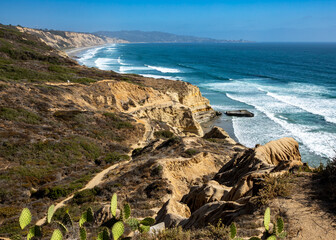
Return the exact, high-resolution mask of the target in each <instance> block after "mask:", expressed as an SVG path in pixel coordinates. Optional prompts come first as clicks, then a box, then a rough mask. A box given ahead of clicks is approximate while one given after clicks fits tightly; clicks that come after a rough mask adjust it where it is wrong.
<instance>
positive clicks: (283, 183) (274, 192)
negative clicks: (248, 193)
mask: <svg viewBox="0 0 336 240" xmlns="http://www.w3.org/2000/svg"><path fill="white" fill-rule="evenodd" d="M291 181H292V176H291V175H289V174H285V175H282V176H278V177H266V178H265V181H264V182H263V184H262V185H263V187H262V188H261V189H260V190H259V192H258V197H257V202H258V203H261V204H262V205H265V204H268V203H269V201H270V200H272V199H274V198H276V197H278V196H280V197H288V196H289V195H290V193H291V191H290V189H291V187H290V183H291Z"/></svg>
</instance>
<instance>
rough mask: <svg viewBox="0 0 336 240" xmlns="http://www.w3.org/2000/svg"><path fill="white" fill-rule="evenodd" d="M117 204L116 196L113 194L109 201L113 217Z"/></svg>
mask: <svg viewBox="0 0 336 240" xmlns="http://www.w3.org/2000/svg"><path fill="white" fill-rule="evenodd" d="M117 204H118V200H117V194H116V193H113V195H112V199H111V213H112V216H113V217H115V216H116V214H117Z"/></svg>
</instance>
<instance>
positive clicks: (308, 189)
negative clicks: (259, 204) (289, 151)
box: [271, 173, 336, 240]
mask: <svg viewBox="0 0 336 240" xmlns="http://www.w3.org/2000/svg"><path fill="white" fill-rule="evenodd" d="M313 184H314V182H313V180H312V178H311V174H305V173H304V174H302V176H300V177H298V178H297V179H296V182H295V184H294V186H293V189H292V195H291V196H290V197H289V198H281V199H276V200H275V201H273V202H272V206H271V207H272V208H273V207H274V208H275V209H279V212H280V213H282V215H284V216H285V218H286V221H288V222H287V223H285V224H286V229H287V232H288V239H295V240H299V239H300V240H305V239H307V240H318V239H336V217H335V215H333V214H332V213H328V212H327V211H326V209H325V208H324V207H323V204H324V203H322V202H321V201H320V200H318V199H317V198H316V193H315V191H314V187H312V186H314V185H313Z"/></svg>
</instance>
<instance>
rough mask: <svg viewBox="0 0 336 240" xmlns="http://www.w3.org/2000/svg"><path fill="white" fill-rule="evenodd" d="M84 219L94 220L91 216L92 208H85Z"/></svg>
mask: <svg viewBox="0 0 336 240" xmlns="http://www.w3.org/2000/svg"><path fill="white" fill-rule="evenodd" d="M86 221H87V222H93V221H94V217H93V210H92V208H91V207H89V208H88V209H87V210H86Z"/></svg>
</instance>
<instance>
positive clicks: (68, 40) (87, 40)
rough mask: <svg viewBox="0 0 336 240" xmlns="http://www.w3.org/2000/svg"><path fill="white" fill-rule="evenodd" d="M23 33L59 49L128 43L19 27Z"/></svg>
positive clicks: (91, 35) (88, 35)
mask: <svg viewBox="0 0 336 240" xmlns="http://www.w3.org/2000/svg"><path fill="white" fill-rule="evenodd" d="M17 29H18V30H19V31H21V32H26V33H29V34H33V35H35V36H37V37H39V38H40V40H41V41H42V42H44V43H46V44H47V45H49V46H51V47H54V48H57V49H64V48H81V47H89V46H97V45H103V44H108V43H126V42H127V41H125V40H122V39H116V38H109V37H98V36H96V35H93V34H90V33H77V32H67V31H42V30H38V29H32V28H26V27H17Z"/></svg>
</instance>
